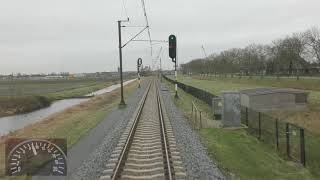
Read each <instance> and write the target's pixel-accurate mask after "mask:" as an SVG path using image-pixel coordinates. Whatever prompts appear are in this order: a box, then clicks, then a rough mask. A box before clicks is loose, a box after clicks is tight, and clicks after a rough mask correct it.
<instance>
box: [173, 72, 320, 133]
mask: <svg viewBox="0 0 320 180" xmlns="http://www.w3.org/2000/svg"><path fill="white" fill-rule="evenodd" d="M178 81H180V82H182V83H185V84H188V85H191V86H196V87H198V88H201V89H204V90H206V91H208V92H211V93H213V94H215V95H220V93H221V92H222V91H230V90H242V89H249V88H257V87H282V88H297V89H304V90H307V91H309V92H310V95H309V104H308V107H307V108H306V109H303V110H300V111H279V112H276V113H274V115H275V116H277V117H279V118H280V119H286V120H287V121H289V122H292V123H294V124H297V125H299V126H302V127H305V128H307V129H309V130H310V131H312V132H314V133H319V128H320V123H319V121H318V117H319V116H320V114H319V113H320V111H319V108H320V83H319V81H320V80H319V79H317V78H308V79H303V80H302V79H300V80H296V79H294V78H280V79H277V78H271V77H269V78H263V79H261V78H260V77H251V78H250V77H242V78H241V79H240V78H238V77H233V78H232V77H230V76H229V77H224V76H223V77H214V76H208V77H203V76H194V77H188V76H179V77H178Z"/></svg>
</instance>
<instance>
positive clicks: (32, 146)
mask: <svg viewBox="0 0 320 180" xmlns="http://www.w3.org/2000/svg"><path fill="white" fill-rule="evenodd" d="M31 148H32V151H33V154H34V155H35V156H36V155H37V154H38V153H37V151H36V148H34V145H33V143H32V144H31Z"/></svg>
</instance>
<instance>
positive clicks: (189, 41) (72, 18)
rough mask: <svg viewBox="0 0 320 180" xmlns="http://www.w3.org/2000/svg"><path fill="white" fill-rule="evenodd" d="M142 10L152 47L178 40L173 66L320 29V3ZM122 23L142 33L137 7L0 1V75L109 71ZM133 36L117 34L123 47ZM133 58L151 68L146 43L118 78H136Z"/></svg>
mask: <svg viewBox="0 0 320 180" xmlns="http://www.w3.org/2000/svg"><path fill="white" fill-rule="evenodd" d="M123 2H124V4H125V7H126V8H124V6H123ZM146 7H147V13H148V17H149V21H150V27H151V36H152V38H153V39H156V40H166V39H167V38H168V35H170V34H176V35H177V41H178V48H179V49H178V54H179V55H178V56H179V57H178V58H179V59H178V60H179V63H182V62H187V61H190V60H192V59H194V58H199V57H203V56H204V54H203V52H202V50H201V46H202V45H204V47H205V49H206V52H207V53H208V54H211V53H213V52H219V51H221V50H225V49H228V48H233V47H244V46H246V45H248V44H250V43H270V42H271V41H272V40H274V39H277V38H281V37H283V36H285V35H287V34H290V33H293V32H299V31H304V30H306V29H307V28H310V27H311V26H318V27H320V11H319V8H320V1H319V0H179V1H178V0H152V1H151V0H146ZM124 9H126V11H125V10H124ZM127 15H128V16H129V17H130V23H127V25H137V26H140V25H144V17H143V13H142V7H141V1H140V0H124V1H122V0H0V74H9V73H12V72H13V73H17V72H22V73H40V72H43V73H47V72H61V71H67V72H73V73H75V72H97V71H115V70H116V68H117V67H118V64H119V60H118V58H119V57H118V49H117V47H118V33H117V22H116V21H117V20H118V19H125V18H126V16H127ZM138 31H140V28H125V29H123V36H124V37H123V41H124V42H125V41H126V40H128V39H129V38H130V37H131V36H133V35H134V34H135V33H136V32H138ZM146 38H147V36H146V33H144V34H143V35H142V36H140V39H146ZM161 46H163V48H164V51H163V53H162V62H163V64H164V65H163V66H164V67H165V68H172V65H173V64H172V63H171V61H170V60H169V59H168V55H167V54H168V51H167V44H156V45H154V47H153V49H154V53H153V54H154V56H157V54H158V51H159V49H160V47H161ZM139 57H142V59H143V63H144V65H151V57H150V50H149V46H148V43H144V42H132V43H130V44H129V45H128V46H127V47H125V48H124V49H123V58H124V59H123V60H124V70H135V69H136V59H137V58H139Z"/></svg>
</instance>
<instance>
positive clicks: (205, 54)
mask: <svg viewBox="0 0 320 180" xmlns="http://www.w3.org/2000/svg"><path fill="white" fill-rule="evenodd" d="M201 48H202V51H203V53H204V56H205V57H206V59H208V56H207V53H206V50H205V49H204V46H203V45H202V46H201Z"/></svg>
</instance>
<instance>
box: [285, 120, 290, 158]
mask: <svg viewBox="0 0 320 180" xmlns="http://www.w3.org/2000/svg"><path fill="white" fill-rule="evenodd" d="M286 139H287V156H288V157H289V158H290V129H289V123H286Z"/></svg>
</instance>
